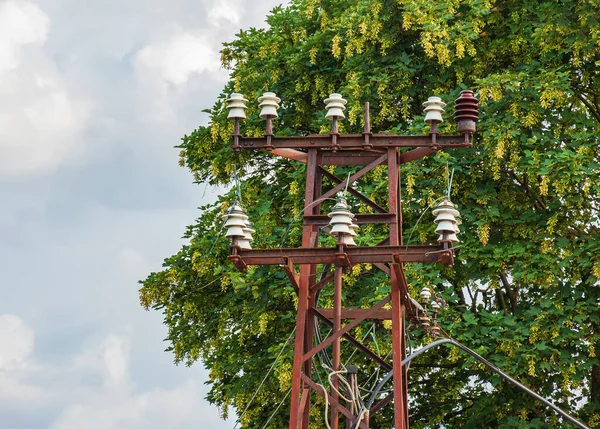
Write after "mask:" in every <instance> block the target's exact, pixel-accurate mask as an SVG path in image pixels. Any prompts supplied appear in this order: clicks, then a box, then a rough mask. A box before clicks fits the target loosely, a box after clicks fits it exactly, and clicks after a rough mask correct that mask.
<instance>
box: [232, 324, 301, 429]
mask: <svg viewBox="0 0 600 429" xmlns="http://www.w3.org/2000/svg"><path fill="white" fill-rule="evenodd" d="M294 332H296V327H295V326H294V330H293V331H292V333H291V334H290V336H289V337H288V339H287V340H285V344H284V345H283V347H282V348H281V350H280V351H279V354H278V355H277V357H276V358H275V361H274V362H273V364H272V365H271V368H269V371H268V372H267V375H265V378H263V380H262V381H261V382H260V385H259V386H258V388H257V389H256V391H255V392H254V395H253V396H252V399H250V402H248V405H246V408H245V409H244V411H243V412H242V414H241V415H240V417H239V418H238V419H237V421H236V422H235V426H233V429H235V428H236V427H237V425H238V424H239V423H240V420H241V419H242V417H244V414H246V411H248V408H250V405H252V402H253V401H254V398H256V395H258V392H259V391H260V389H261V387H262V386H263V384H265V381H267V378H268V377H269V374H271V371H273V368H274V367H275V364H276V363H277V361H278V360H279V358H280V357H281V355H282V353H283V351H284V350H285V348H286V347H287V345H288V344H289V342H290V339H291V338H292V335H294Z"/></svg>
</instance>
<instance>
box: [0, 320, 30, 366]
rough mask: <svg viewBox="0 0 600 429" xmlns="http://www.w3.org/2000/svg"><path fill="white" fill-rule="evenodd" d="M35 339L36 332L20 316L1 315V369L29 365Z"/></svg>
mask: <svg viewBox="0 0 600 429" xmlns="http://www.w3.org/2000/svg"><path fill="white" fill-rule="evenodd" d="M34 340H35V333H34V332H33V330H32V329H31V328H30V327H28V326H27V325H26V324H25V323H24V322H23V320H22V319H21V318H20V317H18V316H15V315H12V314H5V315H0V371H8V370H14V369H22V368H25V367H27V366H28V364H29V358H30V356H31V353H32V352H33V344H34Z"/></svg>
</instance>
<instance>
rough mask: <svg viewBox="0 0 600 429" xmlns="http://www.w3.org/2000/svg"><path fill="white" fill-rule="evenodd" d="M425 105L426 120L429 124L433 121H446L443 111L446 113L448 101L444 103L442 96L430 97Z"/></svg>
mask: <svg viewBox="0 0 600 429" xmlns="http://www.w3.org/2000/svg"><path fill="white" fill-rule="evenodd" d="M423 106H425V122H427V123H428V124H431V123H432V122H435V123H441V122H444V118H442V113H444V107H446V103H444V102H443V101H442V99H441V98H440V97H429V99H428V100H427V101H426V102H425V103H423Z"/></svg>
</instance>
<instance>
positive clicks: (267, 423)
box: [262, 387, 292, 429]
mask: <svg viewBox="0 0 600 429" xmlns="http://www.w3.org/2000/svg"><path fill="white" fill-rule="evenodd" d="M291 391H292V388H291V387H290V389H289V390H288V392H287V393H286V394H285V396H284V398H283V399H282V400H281V402H280V403H279V405H277V408H275V411H273V414H271V416H270V417H269V419H268V420H267V422H266V423H265V425H264V426H263V427H262V429H266V427H267V426H269V422H270V421H271V419H272V418H273V417H274V416H275V414H277V411H279V409H280V408H281V406H282V405H283V403H284V402H285V400H286V399H287V397H288V396H290V392H291Z"/></svg>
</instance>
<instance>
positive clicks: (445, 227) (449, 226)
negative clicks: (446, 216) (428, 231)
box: [435, 220, 456, 234]
mask: <svg viewBox="0 0 600 429" xmlns="http://www.w3.org/2000/svg"><path fill="white" fill-rule="evenodd" d="M455 225H456V223H455V222H450V221H447V220H443V221H441V222H440V223H438V226H437V228H436V229H435V233H436V234H442V233H444V232H452V233H454V229H455V228H454V226H455Z"/></svg>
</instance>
